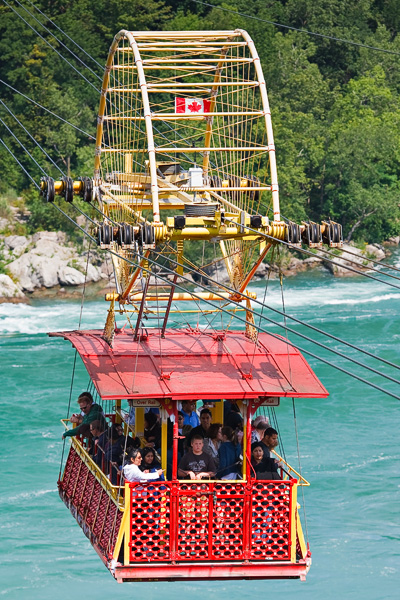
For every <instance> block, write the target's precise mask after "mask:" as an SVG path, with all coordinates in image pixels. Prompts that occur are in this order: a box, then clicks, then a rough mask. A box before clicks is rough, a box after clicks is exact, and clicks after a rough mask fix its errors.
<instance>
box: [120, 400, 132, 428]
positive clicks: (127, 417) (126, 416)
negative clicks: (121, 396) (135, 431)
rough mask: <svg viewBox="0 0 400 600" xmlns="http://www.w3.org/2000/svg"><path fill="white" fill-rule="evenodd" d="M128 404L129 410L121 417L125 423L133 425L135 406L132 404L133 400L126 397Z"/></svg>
mask: <svg viewBox="0 0 400 600" xmlns="http://www.w3.org/2000/svg"><path fill="white" fill-rule="evenodd" d="M128 405H129V412H127V413H125V414H124V416H123V417H122V418H123V419H124V421H125V423H127V425H130V426H131V427H135V407H134V406H133V400H132V399H131V398H128Z"/></svg>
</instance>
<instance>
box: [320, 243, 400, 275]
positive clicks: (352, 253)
mask: <svg viewBox="0 0 400 600" xmlns="http://www.w3.org/2000/svg"><path fill="white" fill-rule="evenodd" d="M325 252H328V254H330V255H332V253H331V252H329V251H328V250H325ZM342 252H343V254H350V255H351V256H358V257H359V256H360V255H359V254H357V252H351V251H350V250H347V249H346V250H344V249H342ZM343 258H344V257H343ZM344 260H347V259H344ZM366 260H368V262H372V263H374V265H380V266H381V267H385V268H386V269H391V270H392V271H398V272H399V273H400V269H398V268H397V267H394V266H393V265H388V264H387V263H383V262H381V261H379V260H373V259H372V258H367V259H366ZM349 262H353V261H349ZM374 271H377V272H378V273H381V270H380V269H374ZM382 275H386V276H387V277H394V278H395V279H400V277H395V276H394V275H388V273H382Z"/></svg>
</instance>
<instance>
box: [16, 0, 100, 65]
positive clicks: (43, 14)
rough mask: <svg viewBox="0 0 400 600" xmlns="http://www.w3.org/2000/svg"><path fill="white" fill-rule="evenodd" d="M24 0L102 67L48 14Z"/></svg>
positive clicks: (97, 63) (28, 0)
mask: <svg viewBox="0 0 400 600" xmlns="http://www.w3.org/2000/svg"><path fill="white" fill-rule="evenodd" d="M26 2H29V4H30V5H31V6H33V7H34V8H35V9H36V10H37V11H38V12H39V13H40V14H41V15H42V16H43V17H44V18H45V19H47V20H48V21H49V22H50V23H51V24H52V25H54V27H56V28H57V29H58V31H60V32H61V33H62V34H63V35H65V37H67V38H68V39H69V40H70V41H71V42H72V43H73V44H75V46H76V47H77V48H79V50H81V51H82V52H83V53H84V54H86V56H87V57H88V58H90V59H91V60H93V61H94V62H95V63H96V65H98V66H99V67H100V68H101V69H104V65H102V64H101V63H99V62H98V61H97V60H96V59H95V58H93V56H91V55H90V54H89V52H86V50H85V49H84V48H82V46H80V45H79V44H78V43H77V42H75V40H73V39H72V37H70V36H69V35H68V33H66V32H65V31H63V30H62V29H61V27H59V26H58V25H57V23H54V21H52V20H51V19H50V17H48V16H47V15H46V14H45V13H44V12H42V11H41V10H40V9H39V8H38V7H37V6H35V5H34V4H33V2H31V0H26Z"/></svg>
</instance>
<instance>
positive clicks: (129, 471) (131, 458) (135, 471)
mask: <svg viewBox="0 0 400 600" xmlns="http://www.w3.org/2000/svg"><path fill="white" fill-rule="evenodd" d="M141 463H142V455H141V452H140V450H138V449H135V450H132V451H131V452H130V453H129V454H128V464H126V465H125V466H124V468H123V473H124V477H125V479H126V481H130V482H141V483H144V482H146V481H155V480H157V479H160V477H161V475H162V474H163V470H162V469H158V470H157V471H155V473H149V472H148V470H147V469H146V470H145V471H141V470H140V468H139V467H140V465H141Z"/></svg>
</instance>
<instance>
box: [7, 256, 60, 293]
mask: <svg viewBox="0 0 400 600" xmlns="http://www.w3.org/2000/svg"><path fill="white" fill-rule="evenodd" d="M61 266H62V261H61V260H60V259H59V258H58V257H52V259H51V260H49V257H47V256H43V255H37V254H35V253H33V252H32V251H31V252H27V253H26V254H23V255H22V256H20V257H19V258H17V259H16V260H14V261H13V262H11V263H9V264H8V265H7V269H8V270H9V271H10V272H11V274H12V275H13V276H14V277H15V278H16V279H18V281H19V283H20V285H21V287H22V289H23V290H24V291H26V292H33V291H34V290H35V288H40V287H46V288H51V287H54V286H56V285H58V271H59V269H60V268H61Z"/></svg>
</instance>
